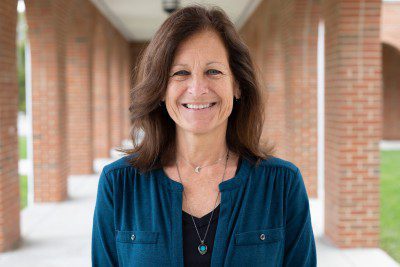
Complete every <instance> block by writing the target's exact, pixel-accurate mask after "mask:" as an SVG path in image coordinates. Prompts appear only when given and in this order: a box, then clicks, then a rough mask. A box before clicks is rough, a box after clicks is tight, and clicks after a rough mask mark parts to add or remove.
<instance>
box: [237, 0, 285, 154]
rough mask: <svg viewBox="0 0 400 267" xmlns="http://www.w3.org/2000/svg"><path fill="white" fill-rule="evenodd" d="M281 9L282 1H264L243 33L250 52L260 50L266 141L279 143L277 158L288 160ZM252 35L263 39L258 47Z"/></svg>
mask: <svg viewBox="0 0 400 267" xmlns="http://www.w3.org/2000/svg"><path fill="white" fill-rule="evenodd" d="M279 8H280V2H278V1H262V2H261V3H260V5H259V6H258V7H257V9H256V10H255V12H254V13H253V14H252V15H251V18H250V19H249V20H248V23H246V24H245V25H244V27H242V29H241V31H240V33H241V35H242V36H244V38H245V41H246V43H247V44H248V45H249V48H250V51H257V55H254V58H255V60H256V63H257V64H258V66H259V67H260V71H261V74H262V77H261V78H262V86H263V90H265V92H266V96H267V99H266V101H267V102H266V110H265V122H264V128H263V139H267V140H269V141H270V142H273V143H275V148H276V156H278V157H282V158H287V152H286V148H287V145H286V138H285V133H286V131H285V126H286V123H285V121H286V111H285V87H284V82H285V79H284V61H283V60H284V57H283V49H282V44H281V29H280V13H279ZM252 23H256V25H252ZM248 33H252V35H251V36H259V37H258V41H257V43H258V44H256V43H254V41H255V40H257V38H256V39H254V38H252V37H251V36H249V35H248Z"/></svg>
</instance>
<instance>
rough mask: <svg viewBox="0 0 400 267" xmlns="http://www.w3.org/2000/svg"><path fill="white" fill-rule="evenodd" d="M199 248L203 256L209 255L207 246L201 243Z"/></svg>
mask: <svg viewBox="0 0 400 267" xmlns="http://www.w3.org/2000/svg"><path fill="white" fill-rule="evenodd" d="M197 248H198V249H199V252H200V254H201V255H204V254H206V253H207V246H206V244H204V243H201V244H200V245H199V246H198V247H197Z"/></svg>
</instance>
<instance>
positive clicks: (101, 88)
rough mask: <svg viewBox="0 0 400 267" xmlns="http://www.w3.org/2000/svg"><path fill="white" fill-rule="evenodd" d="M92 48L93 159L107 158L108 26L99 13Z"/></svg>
mask: <svg viewBox="0 0 400 267" xmlns="http://www.w3.org/2000/svg"><path fill="white" fill-rule="evenodd" d="M95 20H96V23H95V30H94V46H93V93H92V95H93V139H94V157H95V158H108V157H109V155H110V154H109V150H110V148H111V132H110V105H109V103H110V43H109V40H108V38H107V35H106V33H107V31H108V30H109V24H108V23H107V21H106V20H105V19H104V17H103V16H102V15H100V14H99V13H98V14H96V17H95Z"/></svg>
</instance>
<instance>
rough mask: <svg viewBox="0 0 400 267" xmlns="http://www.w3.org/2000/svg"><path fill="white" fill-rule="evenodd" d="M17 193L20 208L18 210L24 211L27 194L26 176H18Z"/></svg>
mask: <svg viewBox="0 0 400 267" xmlns="http://www.w3.org/2000/svg"><path fill="white" fill-rule="evenodd" d="M19 193H20V196H21V206H20V209H21V210H22V209H24V208H25V207H26V204H27V203H26V202H27V193H28V185H27V177H26V175H20V176H19Z"/></svg>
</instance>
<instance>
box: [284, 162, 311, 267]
mask: <svg viewBox="0 0 400 267" xmlns="http://www.w3.org/2000/svg"><path fill="white" fill-rule="evenodd" d="M286 207H287V217H286V228H285V255H284V260H283V266H296V267H297V266H299V267H300V266H304V267H309V266H317V256H316V249H315V240H314V234H313V230H312V226H311V216H310V207H309V201H308V195H307V191H306V188H305V186H304V181H303V177H302V175H301V172H300V170H297V172H296V175H295V176H294V179H293V180H292V181H291V185H290V188H289V193H288V197H287V203H286Z"/></svg>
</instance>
